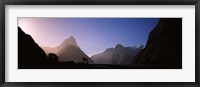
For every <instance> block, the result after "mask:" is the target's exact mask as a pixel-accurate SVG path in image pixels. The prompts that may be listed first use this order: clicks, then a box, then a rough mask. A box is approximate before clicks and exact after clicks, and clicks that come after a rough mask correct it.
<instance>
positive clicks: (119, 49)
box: [112, 44, 144, 65]
mask: <svg viewBox="0 0 200 87" xmlns="http://www.w3.org/2000/svg"><path fill="white" fill-rule="evenodd" d="M138 46H139V45H138ZM138 46H135V47H124V46H122V45H121V44H118V45H117V46H116V47H115V51H114V54H113V57H112V63H113V64H125V65H128V64H131V63H132V62H131V61H132V60H133V59H134V57H135V56H136V55H137V54H138V53H139V52H140V51H141V50H142V49H143V47H144V46H143V45H140V46H139V47H138Z"/></svg>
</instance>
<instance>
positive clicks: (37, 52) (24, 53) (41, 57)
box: [18, 27, 46, 68]
mask: <svg viewBox="0 0 200 87" xmlns="http://www.w3.org/2000/svg"><path fill="white" fill-rule="evenodd" d="M45 59H46V54H45V52H44V51H43V50H42V49H41V48H40V47H39V46H38V44H37V43H35V41H34V40H33V38H32V37H31V36H30V35H27V34H25V33H24V32H23V31H22V30H21V28H20V27H18V68H26V67H37V66H40V65H43V64H44V62H45Z"/></svg>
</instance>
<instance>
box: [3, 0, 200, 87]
mask: <svg viewBox="0 0 200 87" xmlns="http://www.w3.org/2000/svg"><path fill="white" fill-rule="evenodd" d="M5 5H195V82H117V83H116V82H92V83H91V82H86V83H83V82H5ZM199 15H200V0H1V1H0V21H1V22H0V26H1V27H0V86H1V87H28V86H32V87H34V86H37V87H66V86H67V87H82V86H85V87H93V86H98V87H110V86H114V87H161V86H162V87H200V81H199V77H200V76H199V70H200V69H199V67H200V64H199V63H200V60H199V54H198V52H199V45H198V44H199V43H200V40H199V34H200V31H199V30H200V25H199V23H200V16H199Z"/></svg>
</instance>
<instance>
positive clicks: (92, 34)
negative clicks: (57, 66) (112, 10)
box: [18, 18, 159, 56]
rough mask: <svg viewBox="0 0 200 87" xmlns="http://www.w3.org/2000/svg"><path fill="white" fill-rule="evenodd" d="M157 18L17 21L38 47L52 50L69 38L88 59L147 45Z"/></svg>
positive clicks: (27, 19) (23, 19)
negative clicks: (117, 48)
mask: <svg viewBox="0 0 200 87" xmlns="http://www.w3.org/2000/svg"><path fill="white" fill-rule="evenodd" d="M158 20H159V18H18V26H19V27H21V28H22V30H23V31H24V32H25V33H27V34H30V35H31V36H32V37H33V39H34V40H35V41H36V43H38V44H39V45H40V46H43V47H55V46H58V45H59V44H61V43H62V42H63V41H64V40H65V39H67V38H69V37H70V36H73V37H75V39H76V41H77V44H78V45H79V47H80V48H81V49H82V50H83V51H84V52H85V53H86V54H87V55H88V56H92V55H94V54H97V53H100V52H103V51H104V50H105V49H107V48H110V47H115V46H116V45H117V44H122V45H123V46H135V45H137V44H143V45H146V41H147V38H148V35H149V32H150V31H151V30H152V29H153V28H154V27H155V26H156V24H157V23H158Z"/></svg>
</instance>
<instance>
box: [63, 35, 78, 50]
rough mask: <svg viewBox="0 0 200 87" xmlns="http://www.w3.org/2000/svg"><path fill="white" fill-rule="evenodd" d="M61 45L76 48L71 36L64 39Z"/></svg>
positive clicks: (74, 40)
mask: <svg viewBox="0 0 200 87" xmlns="http://www.w3.org/2000/svg"><path fill="white" fill-rule="evenodd" d="M62 44H63V45H64V44H65V45H73V46H75V47H77V46H78V45H77V43H76V39H75V38H74V37H73V36H70V37H69V38H67V39H65V41H64V42H63V43H62Z"/></svg>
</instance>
